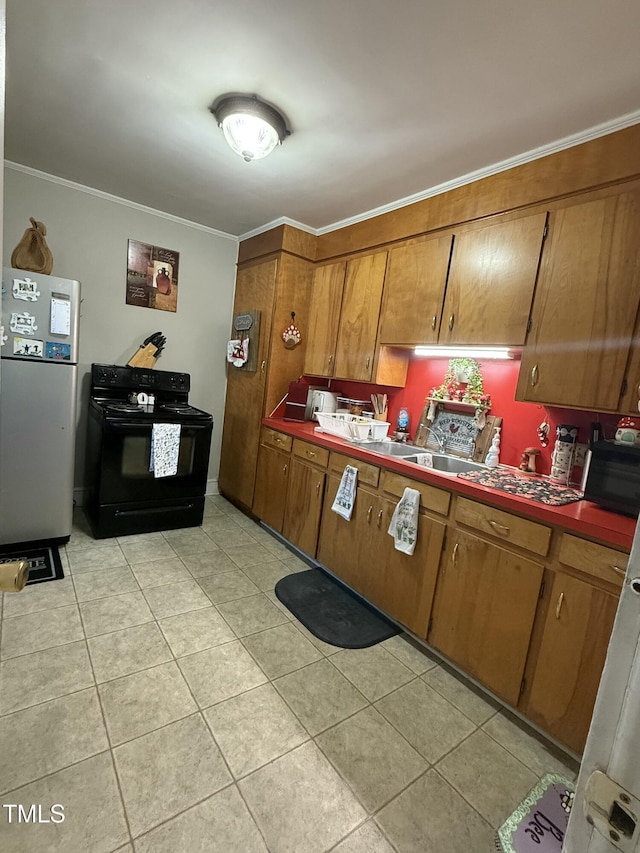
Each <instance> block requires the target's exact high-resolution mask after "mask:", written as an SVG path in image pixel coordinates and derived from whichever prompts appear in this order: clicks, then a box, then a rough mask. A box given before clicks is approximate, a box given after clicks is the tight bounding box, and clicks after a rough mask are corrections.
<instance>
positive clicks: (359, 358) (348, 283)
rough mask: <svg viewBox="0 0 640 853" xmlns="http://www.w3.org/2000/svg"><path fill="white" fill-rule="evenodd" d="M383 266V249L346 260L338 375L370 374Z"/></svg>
mask: <svg viewBox="0 0 640 853" xmlns="http://www.w3.org/2000/svg"><path fill="white" fill-rule="evenodd" d="M386 268H387V253H386V252H377V253H376V254H374V255H364V256H363V257H360V258H355V259H354V260H352V261H349V262H348V263H347V275H346V279H345V283H344V294H343V297H342V311H341V313H340V327H339V329H338V345H337V347H336V367H335V374H334V375H335V376H336V377H337V378H339V379H355V380H359V381H361V382H370V381H371V380H372V378H373V368H374V360H375V354H376V341H377V338H378V321H379V319H380V308H381V306H382V287H383V284H384V274H385V270H386Z"/></svg>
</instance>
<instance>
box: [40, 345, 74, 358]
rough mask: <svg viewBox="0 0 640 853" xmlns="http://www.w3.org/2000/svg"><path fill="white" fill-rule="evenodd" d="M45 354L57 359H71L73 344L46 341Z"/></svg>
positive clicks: (47, 356)
mask: <svg viewBox="0 0 640 853" xmlns="http://www.w3.org/2000/svg"><path fill="white" fill-rule="evenodd" d="M44 354H45V357H46V358H55V360H56V361H71V344H60V343H58V342H57V341H45V344H44Z"/></svg>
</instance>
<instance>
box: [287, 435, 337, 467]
mask: <svg viewBox="0 0 640 853" xmlns="http://www.w3.org/2000/svg"><path fill="white" fill-rule="evenodd" d="M293 455H294V456H299V457H300V459H306V461H307V462H313V464H314V465H320V467H321V468H326V467H327V465H328V464H329V451H328V450H327V449H326V448H325V447H318V445H317V444H309V442H308V441H301V440H300V439H299V438H294V439H293Z"/></svg>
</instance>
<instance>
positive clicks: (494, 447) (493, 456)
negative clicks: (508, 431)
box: [484, 427, 501, 468]
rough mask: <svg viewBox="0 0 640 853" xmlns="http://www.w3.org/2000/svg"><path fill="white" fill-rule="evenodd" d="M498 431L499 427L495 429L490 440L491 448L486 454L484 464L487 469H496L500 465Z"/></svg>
mask: <svg viewBox="0 0 640 853" xmlns="http://www.w3.org/2000/svg"><path fill="white" fill-rule="evenodd" d="M500 430H501V427H495V431H496V432H495V435H494V436H493V438H492V440H491V447H490V448H489V452H488V453H487V458H486V459H485V460H484V464H485V465H486V466H487V468H497V467H498V465H499V464H500Z"/></svg>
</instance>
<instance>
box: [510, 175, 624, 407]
mask: <svg viewBox="0 0 640 853" xmlns="http://www.w3.org/2000/svg"><path fill="white" fill-rule="evenodd" d="M639 235H640V190H636V191H634V192H624V193H618V194H616V195H610V196H607V197H604V198H597V199H594V200H592V201H588V202H583V203H582V204H576V205H573V206H571V207H567V208H564V209H562V210H558V211H555V212H553V213H551V214H550V217H549V236H548V239H547V241H546V245H545V250H544V253H543V258H542V264H541V267H540V275H539V280H538V286H537V289H536V296H535V301H534V305H533V311H532V316H531V319H532V326H531V331H530V333H529V336H528V339H527V345H526V347H525V350H524V353H523V358H522V364H521V368H520V377H519V380H518V387H517V390H516V399H517V400H526V401H530V402H540V403H547V404H550V405H554V404H556V405H561V406H570V407H573V408H584V409H591V410H594V411H603V410H604V411H606V410H611V411H615V410H616V409H617V408H618V406H619V404H621V397H622V394H623V387H622V386H623V379H624V378H625V373H626V367H627V359H628V356H629V352H630V349H631V343H632V336H633V330H634V326H635V322H636V314H637V312H638V303H639V301H640V239H639ZM632 381H634V382H635V383H637V379H636V378H635V377H634V378H632ZM622 405H623V404H622Z"/></svg>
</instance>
